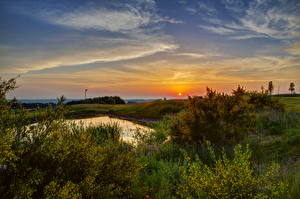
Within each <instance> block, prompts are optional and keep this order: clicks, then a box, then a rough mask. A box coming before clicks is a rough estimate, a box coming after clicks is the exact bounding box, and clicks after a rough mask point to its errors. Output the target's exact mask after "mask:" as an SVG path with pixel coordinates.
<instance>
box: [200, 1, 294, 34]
mask: <svg viewBox="0 0 300 199" xmlns="http://www.w3.org/2000/svg"><path fill="white" fill-rule="evenodd" d="M223 3H224V6H225V9H227V10H228V11H230V13H231V14H230V15H231V19H232V20H229V19H222V18H217V17H216V16H215V17H212V18H209V19H208V20H207V22H208V25H200V26H199V27H200V28H202V29H206V30H209V31H211V32H213V33H216V34H221V35H228V36H229V37H228V38H230V39H249V38H274V39H293V38H295V35H297V33H298V34H299V32H300V13H299V10H300V5H299V4H297V3H296V2H295V1H287V0H282V1H279V0H278V1H269V0H254V1H251V2H250V3H248V4H245V3H243V2H241V1H231V0H224V1H223ZM210 13H211V12H210V11H207V15H210Z"/></svg>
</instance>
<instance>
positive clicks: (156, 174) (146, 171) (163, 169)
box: [133, 156, 180, 199]
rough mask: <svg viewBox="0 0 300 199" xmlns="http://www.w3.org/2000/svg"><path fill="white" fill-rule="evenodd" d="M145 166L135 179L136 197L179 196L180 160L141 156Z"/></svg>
mask: <svg viewBox="0 0 300 199" xmlns="http://www.w3.org/2000/svg"><path fill="white" fill-rule="evenodd" d="M139 161H140V163H141V164H142V165H143V168H142V169H141V170H140V172H139V173H138V175H137V176H136V177H135V179H134V182H133V184H134V186H133V191H134V198H143V197H144V196H145V195H150V196H151V198H165V199H168V198H177V197H176V196H177V195H176V190H177V187H178V183H179V179H180V172H179V162H170V161H164V160H158V159H156V158H155V157H154V156H140V157H139Z"/></svg>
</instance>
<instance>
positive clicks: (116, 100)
mask: <svg viewBox="0 0 300 199" xmlns="http://www.w3.org/2000/svg"><path fill="white" fill-rule="evenodd" d="M74 104H125V100H123V99H122V98H121V97H119V96H104V97H95V98H88V99H84V100H79V101H71V102H68V103H67V105H74Z"/></svg>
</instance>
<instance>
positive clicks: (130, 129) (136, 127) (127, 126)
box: [71, 116, 152, 142]
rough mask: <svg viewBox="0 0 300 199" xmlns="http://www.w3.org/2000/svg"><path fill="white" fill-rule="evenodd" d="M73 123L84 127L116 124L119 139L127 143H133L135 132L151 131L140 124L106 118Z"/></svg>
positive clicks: (77, 120)
mask: <svg viewBox="0 0 300 199" xmlns="http://www.w3.org/2000/svg"><path fill="white" fill-rule="evenodd" d="M71 121H74V122H75V123H76V124H83V125H84V126H96V125H99V124H109V123H115V122H117V123H118V124H119V126H120V128H121V130H122V133H121V137H122V139H123V140H124V141H127V142H134V137H133V136H134V133H135V132H136V131H142V132H149V131H151V130H152V129H151V128H149V127H146V126H143V125H140V124H135V123H133V122H130V121H127V120H122V119H117V118H111V117H108V116H101V117H93V118H86V119H75V120H71Z"/></svg>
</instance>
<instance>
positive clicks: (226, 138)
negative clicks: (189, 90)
mask: <svg viewBox="0 0 300 199" xmlns="http://www.w3.org/2000/svg"><path fill="white" fill-rule="evenodd" d="M248 100H249V96H247V95H240V94H235V95H232V96H230V95H226V94H220V93H217V92H216V91H212V90H211V89H207V94H206V96H205V97H204V98H201V97H190V98H189V100H188V102H187V104H186V108H185V110H184V111H183V112H181V113H180V114H178V115H177V116H176V117H174V120H173V126H172V127H171V137H172V139H173V140H175V141H188V142H203V141H204V140H209V141H211V142H213V143H217V144H235V143H237V142H239V141H241V140H243V139H244V138H245V136H246V135H247V133H248V132H249V131H250V130H251V127H252V123H253V120H255V119H256V114H253V113H252V112H251V110H252V106H251V104H249V103H248Z"/></svg>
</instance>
